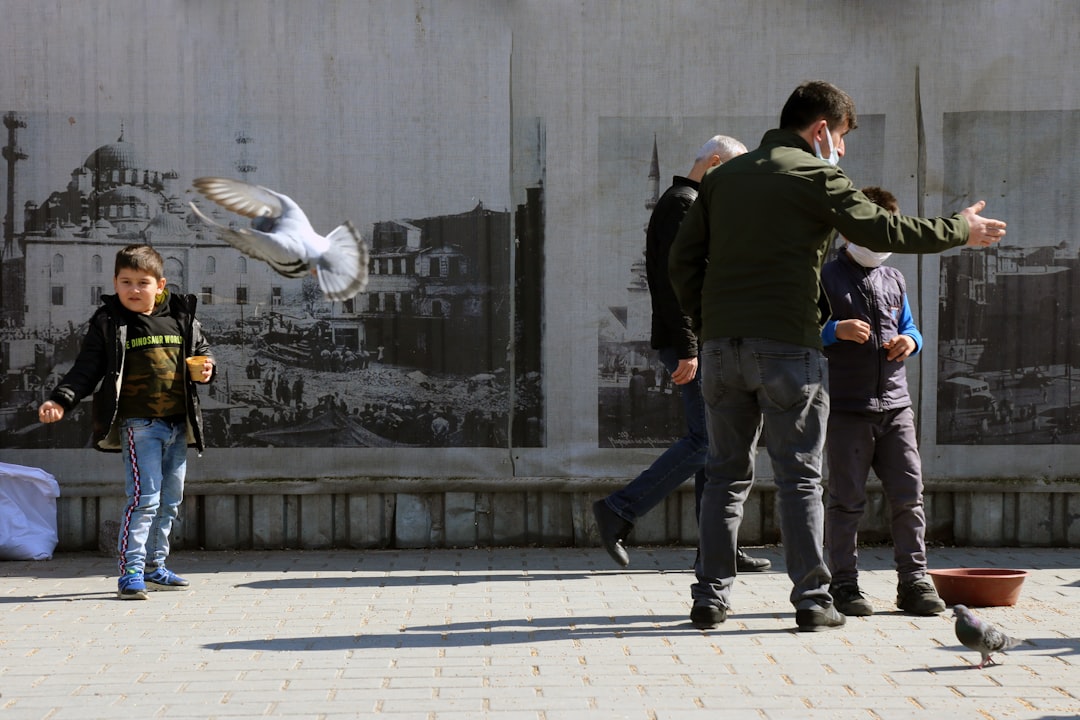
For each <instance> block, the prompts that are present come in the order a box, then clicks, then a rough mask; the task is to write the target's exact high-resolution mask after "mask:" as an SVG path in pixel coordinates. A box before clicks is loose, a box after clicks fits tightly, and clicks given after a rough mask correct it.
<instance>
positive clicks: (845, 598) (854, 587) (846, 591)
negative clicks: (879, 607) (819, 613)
mask: <svg viewBox="0 0 1080 720" xmlns="http://www.w3.org/2000/svg"><path fill="white" fill-rule="evenodd" d="M829 594H830V595H832V599H833V605H835V606H836V609H837V610H839V611H840V612H842V613H844V614H845V615H850V616H851V617H869V616H870V615H873V614H874V606H873V605H871V604H870V601H869V600H867V599H866V596H865V595H863V591H862V590H860V589H859V585H858V583H853V582H841V583H837V584H836V585H830V586H829Z"/></svg>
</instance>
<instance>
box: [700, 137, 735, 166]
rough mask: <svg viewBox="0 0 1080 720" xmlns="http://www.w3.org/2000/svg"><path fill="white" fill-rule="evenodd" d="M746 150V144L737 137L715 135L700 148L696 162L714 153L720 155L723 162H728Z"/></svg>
mask: <svg viewBox="0 0 1080 720" xmlns="http://www.w3.org/2000/svg"><path fill="white" fill-rule="evenodd" d="M744 152H746V146H745V145H743V144H742V143H741V142H739V141H738V140H736V139H735V138H733V137H728V136H727V135H714V136H713V137H711V138H709V139H708V140H707V141H706V142H705V144H704V145H702V146H701V149H700V150H698V154H697V157H695V158H694V162H698V161H700V160H704V159H705V158H707V157H711V156H713V155H719V156H720V161H721V162H727V161H728V160H730V159H731V158H733V157H735V156H736V155H742V154H743V153H744Z"/></svg>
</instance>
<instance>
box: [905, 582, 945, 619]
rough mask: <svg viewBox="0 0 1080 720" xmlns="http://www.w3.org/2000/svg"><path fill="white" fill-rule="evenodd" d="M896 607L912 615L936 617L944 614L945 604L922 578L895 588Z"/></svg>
mask: <svg viewBox="0 0 1080 720" xmlns="http://www.w3.org/2000/svg"><path fill="white" fill-rule="evenodd" d="M896 607H898V608H900V609H901V610H903V611H904V612H909V613H911V614H912V615H937V614H938V613H941V612H945V602H944V601H943V600H942V599H941V598H940V597H939V596H938V594H937V590H935V589H934V586H933V585H932V584H930V581H929V580H927V579H926V578H924V577H922V578H919V579H918V580H908V581H907V582H902V583H899V584H898V585H897V586H896Z"/></svg>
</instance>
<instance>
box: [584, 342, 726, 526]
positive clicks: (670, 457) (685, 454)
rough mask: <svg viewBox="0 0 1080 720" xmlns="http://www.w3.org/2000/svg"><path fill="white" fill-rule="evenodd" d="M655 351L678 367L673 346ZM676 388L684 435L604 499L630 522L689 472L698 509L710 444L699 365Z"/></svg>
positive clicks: (666, 364)
mask: <svg viewBox="0 0 1080 720" xmlns="http://www.w3.org/2000/svg"><path fill="white" fill-rule="evenodd" d="M657 353H658V355H659V356H660V362H662V363H663V364H664V367H665V368H666V369H667V371H668V372H669V373H672V372H674V371H675V368H677V367H678V366H679V357H678V354H677V352H676V351H675V349H674V348H670V347H667V348H660V349H659V350H658V351H657ZM679 389H680V394H681V395H682V403H683V415H685V417H686V434H685V435H683V436H682V437H681V438H679V439H678V440H676V441H675V443H674V444H673V445H672V446H671V447H669V448H668V449H667V450H665V451H664V452H663V453H662V454H661V455H660V457H658V458H656V460H655V461H653V464H652V465H650V466H649V467H647V468H645V470H643V471H642V472H641V474H639V475H638V476H637V477H636V478H634V479H633V480H631V481H630V482H629V483H627V485H626V487H624V488H622V489H621V490H617V491H615V492H613V493H612V494H611V495H608V496H607V497H606V498H605V502H607V505H608V507H609V508H611V509H612V510H613V511H614V512H615V514H616V515H618V516H619V517H621V518H622V519H623V520H626V521H627V522H630V523H633V522H634V521H636V520H637V519H638V518H639V517H641V516H642V515H644V514H645V513H647V512H648V511H649V510H652V509H653V508H654V507H656V506H657V505H659V504H660V501H662V500H663V499H664V498H666V497H667V496H668V495H670V494H671V493H672V491H674V490H675V488H677V487H679V486H680V485H682V484H683V483H684V482H686V480H688V479H689V478H690V476H692V475H693V476H695V487H694V497H695V500H696V505H695V512H696V511H697V510H700V506H701V490H702V488H703V487H704V485H705V456H706V452H707V450H708V447H709V440H708V435H707V434H706V430H705V402H704V400H702V398H701V368H700V366H699V367H698V374H697V377H695V378H694V379H693V380H691V381H690V382H688V383H686V384H685V385H680V386H679Z"/></svg>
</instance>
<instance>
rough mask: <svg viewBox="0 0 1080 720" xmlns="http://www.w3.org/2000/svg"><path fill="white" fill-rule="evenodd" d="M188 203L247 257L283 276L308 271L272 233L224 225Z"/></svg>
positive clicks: (292, 251)
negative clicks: (263, 263)
mask: <svg viewBox="0 0 1080 720" xmlns="http://www.w3.org/2000/svg"><path fill="white" fill-rule="evenodd" d="M189 204H190V205H191V209H192V211H194V213H195V215H196V216H197V217H198V218H199V219H200V220H202V221H203V222H204V223H205V224H206V225H208V226H209V227H210V228H211V229H213V230H214V232H215V233H216V234H217V236H218V237H219V238H221V239H222V240H224V241H225V242H227V243H228V244H230V245H232V246H233V247H234V248H236V249H237V250H239V251H240V252H242V253H244V254H245V255H247V256H248V257H252V258H255V259H256V260H262V261H263V262H265V263H266V264H267V265H269V266H270V267H271V268H273V269H274V270H275V271H276V272H277V273H278V274H280V275H284V276H285V277H291V278H296V277H304V276H305V275H306V274H307V273H308V269H309V267H310V266H309V265H308V263H307V262H306V261H304V260H303V259H300V258H297V257H296V251H295V249H293V248H289V247H286V246H284V245H283V244H282V243H281V242H279V241H277V240H276V239H275V238H274V236H273V235H268V234H266V233H262V232H258V231H255V230H248V229H246V228H235V229H234V228H230V227H226V226H225V225H222V224H221V223H217V222H214V221H213V220H211V219H210V218H209V217H207V216H206V215H204V214H203V213H202V211H200V210H199V208H198V207H197V206H196V205H195V203H189Z"/></svg>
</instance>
